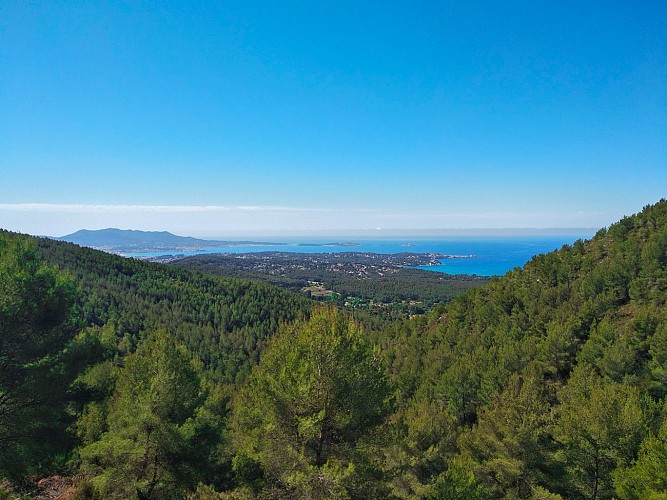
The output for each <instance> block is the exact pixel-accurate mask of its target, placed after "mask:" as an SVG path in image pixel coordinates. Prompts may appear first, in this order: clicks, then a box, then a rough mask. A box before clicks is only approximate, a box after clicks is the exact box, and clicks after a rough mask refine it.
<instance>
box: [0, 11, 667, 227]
mask: <svg viewBox="0 0 667 500" xmlns="http://www.w3.org/2000/svg"><path fill="white" fill-rule="evenodd" d="M0 109H1V112H0V175H1V179H2V180H1V181H0V227H5V228H9V229H13V230H20V231H23V232H30V233H37V234H64V233H66V232H71V231H73V230H76V229H79V228H82V227H86V228H100V227H107V226H118V227H124V228H134V229H155V230H165V229H166V230H171V231H174V232H179V233H181V234H194V235H225V234H230V233H243V232H250V233H253V232H254V233H258V234H259V233H262V232H270V231H285V232H298V231H301V230H315V229H320V230H338V231H343V230H346V229H365V228H377V227H382V228H387V227H389V228H417V229H424V228H461V227H473V228H484V227H490V228H498V227H598V226H604V225H608V224H609V223H611V222H613V221H615V220H616V219H618V218H620V217H621V216H622V215H624V214H630V213H633V212H636V211H638V210H640V209H641V208H642V206H643V205H645V204H648V203H653V202H655V201H657V200H658V199H659V198H661V197H664V196H666V195H667V4H666V3H665V2H664V1H655V2H642V1H635V2H630V1H628V2H616V1H606V2H585V3H582V2H566V1H565V2H536V1H531V2H444V1H441V2H414V1H413V2H387V1H385V2H327V3H320V2H299V3H297V2H284V3H278V2H252V1H243V2H233V3H232V2H206V1H202V2H168V1H163V2H94V1H91V2H19V1H17V2H0Z"/></svg>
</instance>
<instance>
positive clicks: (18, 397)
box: [0, 233, 76, 477]
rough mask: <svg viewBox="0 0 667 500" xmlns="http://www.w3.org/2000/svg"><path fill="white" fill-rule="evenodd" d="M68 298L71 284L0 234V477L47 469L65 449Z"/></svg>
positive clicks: (28, 248) (29, 249)
mask: <svg viewBox="0 0 667 500" xmlns="http://www.w3.org/2000/svg"><path fill="white" fill-rule="evenodd" d="M73 300H74V288H73V286H72V283H71V281H70V280H69V279H68V278H67V277H65V276H64V275H62V274H61V273H59V272H57V270H55V269H54V268H52V267H49V266H46V265H44V264H43V263H42V262H41V260H40V259H39V257H38V255H37V253H36V251H35V249H34V245H32V244H31V242H28V241H25V240H24V239H23V238H19V237H14V236H10V235H8V234H2V233H0V474H4V475H7V476H9V477H17V476H18V477H21V476H24V475H26V474H27V473H29V472H36V471H37V470H40V469H45V468H48V467H49V466H50V465H52V461H53V460H54V458H55V457H56V456H57V455H59V454H63V453H65V452H66V450H67V444H68V442H69V439H68V436H67V434H66V433H65V432H64V431H65V427H66V426H67V425H68V422H69V418H70V416H69V415H68V414H67V413H66V412H65V404H66V401H67V399H68V395H67V393H66V390H67V386H68V383H69V381H70V380H71V379H72V378H73V376H74V375H73V371H74V370H75V369H76V367H72V366H71V365H68V364H67V361H71V359H69V358H68V353H67V351H66V349H65V347H66V346H67V344H68V342H69V341H70V340H71V339H72V337H73V332H74V330H73V327H72V324H71V321H70V320H71V316H70V315H71V306H72V304H73Z"/></svg>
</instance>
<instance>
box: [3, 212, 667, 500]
mask: <svg viewBox="0 0 667 500" xmlns="http://www.w3.org/2000/svg"><path fill="white" fill-rule="evenodd" d="M21 238H22V237H17V236H8V235H2V236H1V237H0V240H3V241H10V240H17V241H18V240H20V239H21ZM22 241H24V242H27V240H25V239H24V240H22ZM26 244H28V247H26V248H25V249H24V250H21V251H18V250H16V249H13V250H11V249H10V250H11V251H7V250H5V253H2V254H0V255H2V266H0V277H3V279H2V280H0V284H1V285H3V286H5V284H9V285H7V286H5V288H3V290H4V292H5V296H3V297H2V300H3V301H2V302H0V305H2V307H3V308H1V309H0V319H1V320H2V321H0V328H2V331H1V332H0V333H1V334H2V336H1V337H0V340H1V342H2V343H1V344H0V348H1V349H0V353H2V355H3V356H4V358H3V360H2V361H3V363H8V362H11V363H14V364H13V365H12V366H16V367H17V369H18V370H32V369H34V368H37V367H39V366H50V367H51V371H50V372H49V373H51V374H55V373H57V374H60V375H59V378H56V379H54V380H56V382H55V384H56V385H60V386H61V387H64V388H68V389H67V390H60V391H57V392H56V393H54V396H55V397H54V400H53V401H46V400H45V401H44V403H45V404H44V406H39V408H42V409H44V412H42V413H41V416H50V417H48V418H46V417H45V418H44V420H40V418H42V417H41V416H40V415H38V414H36V413H31V411H32V410H30V411H28V412H27V413H24V414H23V415H24V416H23V417H22V418H24V419H25V421H26V424H30V425H28V427H27V428H30V429H36V430H37V432H35V433H33V438H34V437H39V436H40V432H41V431H39V429H41V428H42V427H40V425H33V424H41V422H46V423H47V424H48V428H49V429H52V430H56V429H57V431H58V432H57V434H58V436H66V435H69V436H70V437H69V439H62V440H60V441H58V440H57V439H56V440H55V441H54V440H51V441H49V442H50V443H51V444H49V446H53V448H52V450H53V451H52V452H51V453H50V456H51V457H60V458H59V459H58V460H55V459H54V460H51V461H44V460H38V459H37V458H36V457H35V456H34V454H31V453H28V452H27V451H25V452H21V453H22V455H21V457H22V458H23V464H24V466H22V467H20V468H15V469H11V462H10V461H5V462H4V464H5V465H4V467H5V468H4V469H0V475H4V477H6V478H9V479H12V480H13V481H16V477H17V476H20V474H24V475H25V474H28V473H33V474H37V475H42V476H44V475H48V474H53V473H55V472H60V473H66V474H68V475H69V476H70V477H72V478H76V479H71V480H70V485H71V487H72V489H73V490H74V491H75V492H76V494H78V495H79V497H80V498H102V497H104V498H107V497H112V498H185V497H188V496H189V498H445V499H447V498H452V499H486V498H530V499H535V500H537V499H558V498H575V499H577V498H581V499H584V498H588V499H600V498H612V497H614V498H621V499H645V498H664V497H665V495H667V472H666V471H667V201H665V200H662V201H660V202H658V203H657V204H655V205H652V206H647V207H646V208H645V209H644V210H643V212H641V213H640V214H637V215H635V216H632V217H626V218H624V219H623V220H621V221H620V222H618V223H616V224H614V225H612V226H611V227H610V228H608V229H603V230H601V231H599V232H598V234H597V235H596V236H595V237H594V238H593V239H592V240H591V241H587V242H581V241H579V242H576V243H575V244H573V245H571V246H565V247H563V248H562V249H561V250H559V251H557V252H552V253H550V254H547V255H542V256H538V257H535V258H534V259H533V260H532V261H531V262H529V263H528V264H527V265H526V266H525V268H524V269H517V270H514V271H512V272H510V273H508V274H507V275H506V276H504V277H502V278H496V279H493V280H492V281H491V282H490V283H489V284H487V285H485V286H483V287H480V288H477V289H474V290H471V291H469V292H467V293H466V294H464V295H463V296H461V297H459V298H458V299H456V300H455V301H453V302H451V303H449V304H447V305H443V306H438V307H436V309H434V310H433V311H432V312H431V313H430V314H428V315H425V316H419V317H416V318H414V319H412V320H410V321H405V322H400V323H395V324H393V325H391V326H389V327H387V328H385V329H383V330H378V331H375V330H373V331H366V332H364V331H363V329H362V328H361V327H360V325H359V324H357V323H355V322H353V321H350V320H349V318H345V317H343V315H341V314H340V313H339V312H337V311H335V310H331V309H319V308H315V309H313V310H312V311H311V307H310V305H309V304H310V303H309V302H308V301H306V300H305V299H303V298H300V297H298V296H295V295H291V294H289V293H287V292H284V291H280V290H277V289H275V288H273V287H270V286H268V285H264V284H259V283H253V282H249V281H243V280H240V281H239V280H231V279H223V278H219V277H213V276H206V275H203V274H199V273H194V272H191V271H185V270H182V269H175V268H169V267H167V266H160V265H156V264H149V263H145V262H138V261H133V260H127V259H122V258H119V257H114V256H110V255H106V254H102V253H99V252H94V251H91V250H82V249H77V248H75V247H72V246H71V245H63V244H61V243H57V242H52V241H45V240H40V241H39V253H40V254H41V255H42V256H43V257H44V259H45V260H47V261H48V262H52V263H57V264H58V265H59V266H60V267H61V268H62V269H66V270H68V272H69V273H71V275H72V277H71V278H70V279H71V280H72V281H73V282H74V283H77V284H78V285H79V292H78V295H79V296H78V299H76V303H75V305H74V308H73V309H70V306H71V304H72V300H73V299H72V297H71V296H70V295H69V293H70V292H69V291H68V290H70V288H68V285H67V279H64V281H63V277H62V275H61V274H59V273H57V272H56V270H55V269H54V268H49V267H48V266H44V265H43V264H40V263H39V262H38V259H37V256H36V253H35V252H34V251H31V250H30V248H29V242H28V243H26ZM5 248H9V247H5ZM12 248H14V247H12ZM17 248H18V247H17ZM17 252H18V253H17ZM12 255H22V256H23V257H20V258H14V257H12ZM26 256H27V257H26ZM31 266H32V267H31ZM2 273H4V274H2ZM26 276H28V277H29V276H42V277H43V279H42V278H40V279H38V280H36V281H35V279H34V278H30V279H27V278H25V277H26ZM59 283H62V285H61V284H59ZM37 285H39V286H37ZM40 287H41V288H40ZM30 290H37V291H38V293H37V294H36V295H35V294H32V295H31V293H32V292H30ZM39 290H42V291H43V293H42V292H39ZM34 296H39V297H42V299H40V300H38V301H36V302H35V301H31V300H27V299H26V298H27V297H34ZM24 299H25V300H24ZM47 299H48V300H47ZM40 304H41V305H40ZM33 305H34V306H35V308H34V309H31V307H33ZM51 306H53V311H52V313H53V314H54V316H53V318H56V319H58V320H57V321H55V320H54V321H51V322H49V321H47V322H41V321H40V322H38V323H34V325H33V323H30V322H29V321H27V322H26V321H23V319H21V318H29V317H33V316H31V315H32V314H33V313H32V312H31V311H44V310H47V309H48V308H49V307H51ZM45 308H47V309H45ZM3 315H4V316H3ZM34 317H35V318H37V317H41V316H39V314H37V315H34ZM49 317H51V316H49ZM222 318H224V319H225V320H224V322H223V321H222V320H221V319H222ZM15 324H16V325H19V324H21V325H27V326H26V327H25V328H24V329H19V330H16V332H18V336H16V335H15V336H12V335H11V334H12V333H13V332H14V331H15V329H14V327H13V326H12V325H15ZM35 325H36V326H38V328H37V327H34V326H35ZM223 325H224V328H223ZM77 329H78V333H76V331H77ZM275 331H278V333H277V335H275V336H272V333H274V332H275ZM42 335H43V336H45V337H44V338H45V339H46V338H49V336H55V337H53V338H55V339H60V340H58V341H57V342H54V343H53V350H52V351H49V352H42V351H39V352H37V354H36V356H37V357H36V358H35V357H30V356H32V355H31V354H30V352H31V349H33V347H34V346H35V345H39V342H37V344H35V343H34V341H35V339H40V338H42V337H41V336H42ZM269 337H271V339H269V340H268V341H267V340H266V339H268V338H269ZM7 339H9V340H7ZM24 351H25V352H24ZM68 352H69V353H78V354H77V355H76V356H71V355H70V356H69V357H68V356H67V355H66V354H67V353H68ZM24 354H25V356H26V357H21V356H23V355H24ZM35 359H37V360H39V359H43V360H45V361H44V363H45V364H42V362H41V361H37V362H36V363H35V362H34V361H32V360H35ZM8 360H9V361H8ZM46 360H51V361H49V362H48V363H47V362H46ZM56 360H57V362H56ZM7 366H9V365H7ZM53 368H57V370H55V371H54V370H53ZM38 371H39V370H38ZM16 373H19V372H18V371H17V372H16ZM26 373H27V372H26ZM36 373H37V372H36ZM248 373H249V376H246V375H247V374H248ZM77 374H78V375H77ZM7 380H8V379H6V377H5V378H3V379H0V383H2V384H3V385H2V386H0V390H1V391H4V392H3V394H5V393H8V391H9V390H11V388H12V387H13V386H12V385H11V384H10V383H9V382H8V381H7ZM17 380H21V381H23V382H26V384H27V385H25V387H26V388H27V389H28V390H32V391H34V392H35V394H39V393H40V391H41V390H42V387H43V385H42V382H40V380H41V381H44V380H45V379H44V378H41V379H40V378H39V377H37V376H34V377H33V376H29V377H24V378H20V377H19V378H18V379H17ZM70 381H73V382H72V383H70ZM68 384H69V385H68ZM47 385H48V384H47ZM3 394H0V395H3ZM17 401H18V400H17ZM40 404H41V403H40ZM58 408H61V411H64V413H60V414H58V411H57V410H58ZM54 409H55V410H56V411H54ZM62 415H65V416H66V417H67V418H61V417H62ZM7 418H8V417H6V416H4V415H3V414H0V430H2V429H9V428H11V424H12V423H11V421H10V420H8V419H7ZM3 426H4V427H3ZM67 429H69V431H67ZM54 435H55V434H54ZM27 439H28V438H27V437H26V441H20V444H21V445H23V443H26V448H25V450H29V449H31V448H30V447H29V446H27V444H29V443H30V442H32V443H34V442H35V441H34V440H33V441H28V440H27ZM45 446H46V442H45ZM45 449H46V448H45ZM7 464H9V467H8V466H7ZM0 465H2V464H0ZM24 477H25V476H24ZM13 484H15V485H16V484H18V483H16V482H14V483H13ZM2 488H3V487H2V485H1V484H0V492H1V491H2Z"/></svg>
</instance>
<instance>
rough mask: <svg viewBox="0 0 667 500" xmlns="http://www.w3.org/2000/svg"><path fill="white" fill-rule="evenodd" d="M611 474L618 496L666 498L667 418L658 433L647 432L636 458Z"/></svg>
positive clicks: (634, 499)
mask: <svg viewBox="0 0 667 500" xmlns="http://www.w3.org/2000/svg"><path fill="white" fill-rule="evenodd" d="M613 476H614V486H615V487H616V491H617V492H618V496H619V498H622V499H632V500H643V499H660V498H667V419H665V420H664V422H663V424H662V427H661V428H660V430H659V432H658V433H657V435H654V434H650V435H648V436H647V437H646V439H645V440H644V441H643V442H642V444H641V448H640V450H639V456H638V458H637V460H635V461H634V462H633V464H632V465H631V466H628V467H624V468H619V469H617V470H616V471H615V472H614V474H613Z"/></svg>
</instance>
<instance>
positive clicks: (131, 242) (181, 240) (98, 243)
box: [54, 228, 278, 253]
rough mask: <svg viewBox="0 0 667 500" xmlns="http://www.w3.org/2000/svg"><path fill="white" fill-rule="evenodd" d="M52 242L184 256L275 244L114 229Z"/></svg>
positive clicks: (83, 233) (80, 234)
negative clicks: (199, 252) (179, 253)
mask: <svg viewBox="0 0 667 500" xmlns="http://www.w3.org/2000/svg"><path fill="white" fill-rule="evenodd" d="M54 239H56V240H61V241H67V242H69V243H75V244H77V245H81V246H85V247H91V248H96V249H98V250H105V251H107V252H113V253H137V252H163V251H174V252H183V251H198V250H204V249H207V248H215V247H225V246H229V247H231V246H239V245H277V244H278V243H264V242H254V241H218V240H201V239H198V238H192V237H191V236H177V235H175V234H172V233H169V232H167V231H135V230H126V229H116V228H108V229H99V230H94V231H91V230H88V229H81V230H80V231H77V232H75V233H72V234H68V235H66V236H62V237H60V238H54Z"/></svg>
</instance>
